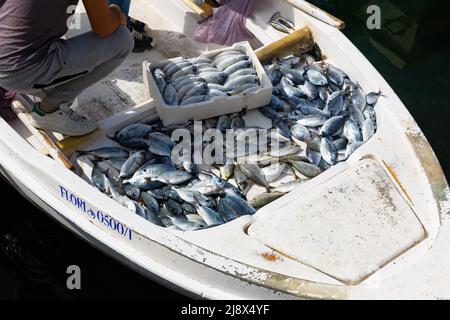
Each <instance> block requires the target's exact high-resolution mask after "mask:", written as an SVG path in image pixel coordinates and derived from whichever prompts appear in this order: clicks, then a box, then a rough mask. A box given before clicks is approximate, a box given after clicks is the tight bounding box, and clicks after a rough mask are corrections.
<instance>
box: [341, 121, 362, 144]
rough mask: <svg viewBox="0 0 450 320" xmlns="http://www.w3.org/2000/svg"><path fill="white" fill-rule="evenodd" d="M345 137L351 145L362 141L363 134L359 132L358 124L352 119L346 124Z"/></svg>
mask: <svg viewBox="0 0 450 320" xmlns="http://www.w3.org/2000/svg"><path fill="white" fill-rule="evenodd" d="M344 136H345V137H346V138H347V140H348V141H349V142H350V143H351V144H352V143H355V142H361V141H362V134H361V131H360V130H359V127H358V124H357V123H356V122H355V121H353V120H351V119H349V120H347V121H346V122H345V125H344Z"/></svg>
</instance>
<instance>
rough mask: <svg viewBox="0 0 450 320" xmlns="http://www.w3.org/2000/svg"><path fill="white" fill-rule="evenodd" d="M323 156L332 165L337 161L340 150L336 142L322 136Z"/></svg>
mask: <svg viewBox="0 0 450 320" xmlns="http://www.w3.org/2000/svg"><path fill="white" fill-rule="evenodd" d="M320 153H321V155H322V158H323V159H324V160H325V161H326V162H327V163H328V164H329V165H331V166H334V165H335V164H336V163H337V156H338V152H337V149H336V146H335V145H334V143H333V142H332V141H331V140H330V139H328V138H322V142H321V144H320Z"/></svg>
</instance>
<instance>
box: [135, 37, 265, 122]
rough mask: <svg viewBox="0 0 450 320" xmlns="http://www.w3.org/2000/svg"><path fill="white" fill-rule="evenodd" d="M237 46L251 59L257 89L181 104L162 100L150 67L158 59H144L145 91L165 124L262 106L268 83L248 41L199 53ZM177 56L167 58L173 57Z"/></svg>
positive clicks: (211, 52)
mask: <svg viewBox="0 0 450 320" xmlns="http://www.w3.org/2000/svg"><path fill="white" fill-rule="evenodd" d="M229 50H239V51H242V52H244V53H245V54H247V55H248V56H249V57H250V59H251V60H252V62H253V68H254V69H255V70H256V73H257V75H258V76H259V78H260V82H261V89H259V90H258V91H256V92H254V93H251V94H248V95H246V96H243V95H236V96H230V97H214V98H213V99H211V100H209V101H205V102H201V103H196V104H190V105H185V106H169V105H167V104H166V103H165V101H164V99H163V97H162V94H161V92H160V91H159V89H158V86H157V85H156V82H155V80H154V78H153V74H152V71H153V69H154V68H155V67H152V66H155V65H156V66H157V65H158V63H157V62H156V63H152V62H149V61H145V62H144V83H145V85H146V86H147V88H148V91H149V94H150V96H151V97H153V99H154V101H155V104H156V110H157V112H158V115H159V116H160V118H161V120H162V121H163V124H164V125H165V126H170V125H174V124H183V123H186V122H188V121H190V120H204V119H209V118H213V117H218V116H221V115H224V114H230V113H235V112H240V111H242V110H251V109H256V108H259V107H263V106H266V105H268V104H269V103H270V100H271V98H272V90H273V87H272V83H271V82H270V80H269V77H268V76H267V74H266V72H265V71H264V68H263V66H262V65H261V62H260V61H259V60H258V58H257V57H256V54H255V52H254V51H253V49H252V47H251V46H250V44H249V43H248V42H239V43H236V44H234V45H233V46H231V47H227V48H224V49H219V50H214V51H210V52H207V53H203V54H202V55H201V56H202V57H207V58H212V57H214V56H216V55H217V54H219V53H221V52H223V51H229ZM177 59H180V58H174V59H170V60H171V61H172V60H177Z"/></svg>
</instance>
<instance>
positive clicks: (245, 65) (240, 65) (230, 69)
mask: <svg viewBox="0 0 450 320" xmlns="http://www.w3.org/2000/svg"><path fill="white" fill-rule="evenodd" d="M251 66H252V63H251V61H249V60H243V61H239V62H236V63H235V64H233V65H231V66H229V67H228V68H226V69H225V70H224V71H223V72H224V73H225V74H227V75H228V76H229V75H231V74H233V73H235V72H236V71H239V70H242V69H247V68H250V67H251Z"/></svg>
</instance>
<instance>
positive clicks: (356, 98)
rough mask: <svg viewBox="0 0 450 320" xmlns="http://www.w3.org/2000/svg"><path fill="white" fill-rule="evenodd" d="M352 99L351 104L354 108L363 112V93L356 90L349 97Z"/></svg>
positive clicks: (364, 100) (364, 101)
mask: <svg viewBox="0 0 450 320" xmlns="http://www.w3.org/2000/svg"><path fill="white" fill-rule="evenodd" d="M350 98H351V99H352V103H353V105H354V106H355V107H357V108H358V109H359V110H361V111H363V110H364V108H365V107H366V96H365V95H364V92H363V91H362V90H361V89H360V88H357V89H356V90H355V91H354V92H353V93H352V94H351V96H350Z"/></svg>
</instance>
